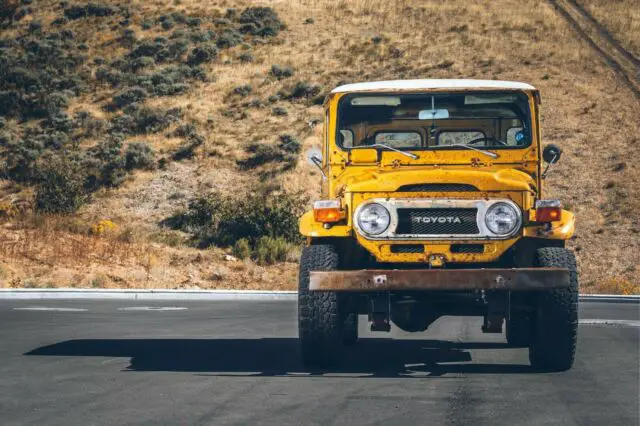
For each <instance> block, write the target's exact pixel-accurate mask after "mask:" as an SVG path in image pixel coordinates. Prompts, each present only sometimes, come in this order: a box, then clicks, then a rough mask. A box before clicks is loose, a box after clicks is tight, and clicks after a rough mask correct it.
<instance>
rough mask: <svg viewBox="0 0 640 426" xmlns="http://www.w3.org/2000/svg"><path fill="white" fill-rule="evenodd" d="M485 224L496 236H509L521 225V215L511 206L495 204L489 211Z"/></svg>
mask: <svg viewBox="0 0 640 426" xmlns="http://www.w3.org/2000/svg"><path fill="white" fill-rule="evenodd" d="M484 222H485V223H486V225H487V228H489V230H490V231H491V232H493V233H494V234H497V235H508V234H511V233H512V232H513V231H515V229H516V227H518V226H519V225H520V215H518V211H517V210H516V209H515V208H514V207H513V206H512V205H511V204H507V203H495V204H494V205H492V206H491V207H489V209H488V210H487V214H486V216H485V219H484Z"/></svg>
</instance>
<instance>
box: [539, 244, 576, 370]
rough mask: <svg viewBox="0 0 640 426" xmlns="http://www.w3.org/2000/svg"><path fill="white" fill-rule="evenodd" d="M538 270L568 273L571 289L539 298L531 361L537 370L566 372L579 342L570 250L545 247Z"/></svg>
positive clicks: (550, 292)
mask: <svg viewBox="0 0 640 426" xmlns="http://www.w3.org/2000/svg"><path fill="white" fill-rule="evenodd" d="M536 266H539V267H556V268H566V269H568V270H569V287H568V288H561V289H554V290H550V291H546V292H543V293H541V294H540V295H539V296H538V300H537V312H536V317H535V323H534V333H533V338H532V342H531V344H530V347H529V361H530V362H531V365H532V366H533V367H534V368H536V369H540V370H545V371H566V370H568V369H570V368H571V367H572V366H573V362H574V360H575V352H576V344H577V340H578V287H579V284H578V271H577V266H576V259H575V256H574V254H573V253H572V252H571V251H569V250H567V249H564V248H559V247H546V248H541V249H538V250H537V251H536Z"/></svg>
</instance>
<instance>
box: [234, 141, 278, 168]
mask: <svg viewBox="0 0 640 426" xmlns="http://www.w3.org/2000/svg"><path fill="white" fill-rule="evenodd" d="M247 152H250V153H251V155H250V156H249V157H248V158H246V159H244V160H238V161H237V164H238V166H240V168H242V169H244V170H249V169H255V168H256V167H260V166H262V165H264V164H267V163H274V162H284V161H287V159H288V156H287V155H286V154H285V153H284V152H282V150H281V149H280V148H278V147H276V146H273V145H267V144H251V145H249V146H248V147H247Z"/></svg>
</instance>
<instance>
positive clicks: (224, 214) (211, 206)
mask: <svg viewBox="0 0 640 426" xmlns="http://www.w3.org/2000/svg"><path fill="white" fill-rule="evenodd" d="M307 201H308V199H307V198H306V196H304V195H303V194H300V193H297V194H288V193H283V194H268V193H267V192H265V191H259V190H258V191H255V192H253V193H251V194H250V195H248V196H238V195H235V196H229V195H222V194H220V193H218V192H213V193H210V194H206V195H202V196H199V197H197V198H195V199H193V200H191V201H190V202H189V206H188V208H187V210H186V211H184V212H182V213H179V214H177V215H175V216H172V217H170V218H168V219H166V220H165V221H164V222H163V223H164V224H165V225H168V226H171V227H173V228H174V229H181V230H183V231H185V232H189V233H191V234H192V235H193V236H194V238H195V240H196V241H197V242H198V244H199V245H201V246H208V245H211V244H217V245H221V246H229V245H233V244H235V242H236V241H238V240H240V239H243V238H244V239H246V240H248V241H249V242H250V243H253V244H255V243H256V242H257V240H258V239H260V238H261V237H264V236H267V237H272V238H277V237H281V238H283V239H284V240H286V241H290V242H298V241H299V240H300V235H299V233H298V218H299V217H300V215H302V213H303V212H304V207H305V205H306V203H307Z"/></svg>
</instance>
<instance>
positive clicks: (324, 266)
mask: <svg viewBox="0 0 640 426" xmlns="http://www.w3.org/2000/svg"><path fill="white" fill-rule="evenodd" d="M339 260H340V259H339V255H338V251H337V250H336V248H335V247H334V246H332V245H330V244H318V245H311V246H308V247H305V248H304V249H303V251H302V256H301V257H300V275H299V288H298V336H299V340H300V351H301V355H302V362H303V363H304V365H305V366H306V367H308V368H323V367H329V366H331V365H334V364H337V363H338V362H340V361H341V359H342V355H343V350H344V348H343V341H344V336H343V318H342V317H343V315H341V312H340V306H339V297H338V294H337V293H336V292H331V291H312V292H310V291H309V272H311V271H332V270H335V269H337V268H338V265H339Z"/></svg>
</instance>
